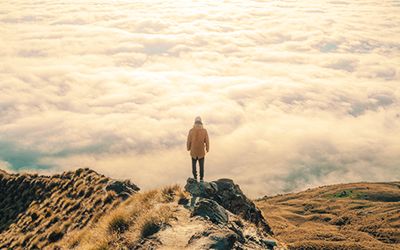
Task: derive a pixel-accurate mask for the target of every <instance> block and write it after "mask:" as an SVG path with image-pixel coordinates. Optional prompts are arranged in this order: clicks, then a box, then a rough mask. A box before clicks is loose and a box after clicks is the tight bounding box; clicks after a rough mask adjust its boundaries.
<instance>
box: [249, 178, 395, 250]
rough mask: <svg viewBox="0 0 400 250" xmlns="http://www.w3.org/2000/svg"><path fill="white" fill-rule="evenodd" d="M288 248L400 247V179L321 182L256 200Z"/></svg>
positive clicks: (277, 235) (278, 236)
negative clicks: (320, 184) (301, 190)
mask: <svg viewBox="0 0 400 250" xmlns="http://www.w3.org/2000/svg"><path fill="white" fill-rule="evenodd" d="M256 204H257V205H258V207H259V208H260V209H261V210H262V211H263V213H264V215H265V217H266V218H267V219H268V222H269V223H270V225H271V227H272V230H273V231H274V233H275V235H276V237H277V238H278V239H280V240H281V241H283V242H285V243H287V244H288V246H289V248H290V249H400V183H399V182H393V183H355V184H341V185H332V186H324V187H319V188H314V189H309V190H307V191H304V192H300V193H292V194H284V195H278V196H274V197H264V198H262V199H259V200H257V201H256Z"/></svg>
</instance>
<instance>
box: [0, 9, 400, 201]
mask: <svg viewBox="0 0 400 250" xmlns="http://www.w3.org/2000/svg"><path fill="white" fill-rule="evenodd" d="M0 6H1V7H2V8H1V9H7V10H8V11H7V12H0V31H1V37H2V39H0V60H1V62H2V64H1V65H0V117H1V119H0V161H1V162H2V163H1V164H2V165H1V167H2V168H9V169H12V170H18V171H40V172H48V173H50V172H57V171H62V170H66V169H73V168H77V167H92V168H94V169H96V170H99V171H101V172H104V173H106V174H108V175H111V176H113V177H116V178H131V179H132V180H133V181H134V182H135V183H137V184H138V185H139V186H140V187H142V188H153V187H156V186H162V185H165V184H169V183H171V182H180V183H184V181H185V178H186V177H187V176H189V175H190V174H191V170H190V166H189V165H190V159H189V155H188V152H186V151H185V140H186V136H187V132H188V130H189V128H190V127H191V126H192V122H193V119H194V117H195V116H197V115H201V116H202V117H203V120H204V121H205V125H206V127H207V129H208V131H209V134H210V139H211V151H210V154H209V155H208V156H207V158H206V177H207V179H216V178H221V177H228V178H233V179H235V181H237V182H238V183H239V184H240V185H241V187H242V188H243V189H244V190H245V192H247V193H249V194H250V196H252V197H257V196H262V195H265V194H274V193H279V192H288V191H293V190H300V189H304V188H306V187H310V186H315V185H324V184H330V183H337V182H352V181H389V180H398V179H399V178H400V175H399V173H397V172H398V171H396V170H397V169H398V166H399V165H400V158H399V156H398V152H400V145H399V142H398V140H396V139H397V138H398V136H397V135H400V112H399V110H400V92H399V88H398V82H399V80H400V78H399V74H398V72H399V68H400V63H399V62H400V43H399V39H398V36H396V35H395V34H399V33H400V30H399V26H398V25H395V24H396V21H398V20H399V17H398V13H397V9H396V8H397V7H396V4H395V3H394V2H393V3H392V2H385V3H382V2H379V1H370V2H368V3H363V4H362V5H361V4H360V3H357V2H352V1H319V2H307V1H270V2H263V1H246V2H229V1H228V2H226V1H225V2H215V1H206V2H204V1H203V2H187V1H181V2H179V1H178V2H176V1H162V2H159V1H154V2H152V3H151V4H149V3H148V2H146V3H144V2H126V1H118V2H117V1H96V4H93V3H92V2H90V1H89V2H88V1H85V2H68V3H64V4H62V5H61V4H59V3H58V2H56V1H50V2H46V3H40V4H36V5H33V6H30V7H29V8H25V7H24V4H23V3H21V2H15V3H13V5H10V4H9V3H7V2H3V3H1V4H0ZM371 20H374V21H373V22H371ZM35 169H36V170H35ZM38 169H39V170H38Z"/></svg>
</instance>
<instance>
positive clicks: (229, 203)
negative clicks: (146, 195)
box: [185, 178, 272, 234]
mask: <svg viewBox="0 0 400 250" xmlns="http://www.w3.org/2000/svg"><path fill="white" fill-rule="evenodd" d="M185 190H186V191H187V192H189V193H190V194H191V195H192V196H193V197H202V198H206V199H210V200H213V201H215V202H217V203H218V204H219V205H221V206H222V207H224V208H225V209H227V210H228V211H230V212H231V213H233V214H236V215H239V216H240V217H242V218H243V219H245V220H248V221H250V222H253V223H254V224H256V225H257V226H259V227H261V228H262V229H264V230H265V232H267V233H269V234H272V230H271V227H270V226H269V225H268V223H267V222H266V220H265V219H264V217H263V215H262V213H261V211H260V210H259V209H258V208H257V207H256V205H255V204H254V203H253V202H252V201H251V200H250V199H248V198H247V197H246V196H245V195H244V194H243V192H242V190H240V187H239V185H237V184H235V183H234V182H233V181H232V180H231V179H219V180H216V181H211V182H197V181H196V180H195V179H193V178H189V179H188V180H187V183H186V185H185Z"/></svg>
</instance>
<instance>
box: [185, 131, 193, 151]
mask: <svg viewBox="0 0 400 250" xmlns="http://www.w3.org/2000/svg"><path fill="white" fill-rule="evenodd" d="M190 132H191V130H189V133H188V136H187V140H186V148H187V150H188V151H189V150H190V146H191V145H192V135H191V133H190Z"/></svg>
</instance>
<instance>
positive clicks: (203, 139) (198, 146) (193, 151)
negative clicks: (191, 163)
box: [186, 124, 210, 159]
mask: <svg viewBox="0 0 400 250" xmlns="http://www.w3.org/2000/svg"><path fill="white" fill-rule="evenodd" d="M186 145H187V150H188V151H189V150H190V156H192V157H193V158H196V157H198V158H199V159H200V158H203V157H204V156H205V155H206V152H205V151H204V147H205V149H206V151H207V152H208V151H209V149H210V141H209V139H208V133H207V130H206V129H205V128H203V125H201V124H195V125H194V126H193V128H191V129H190V130H189V134H188V138H187V143H186Z"/></svg>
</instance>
